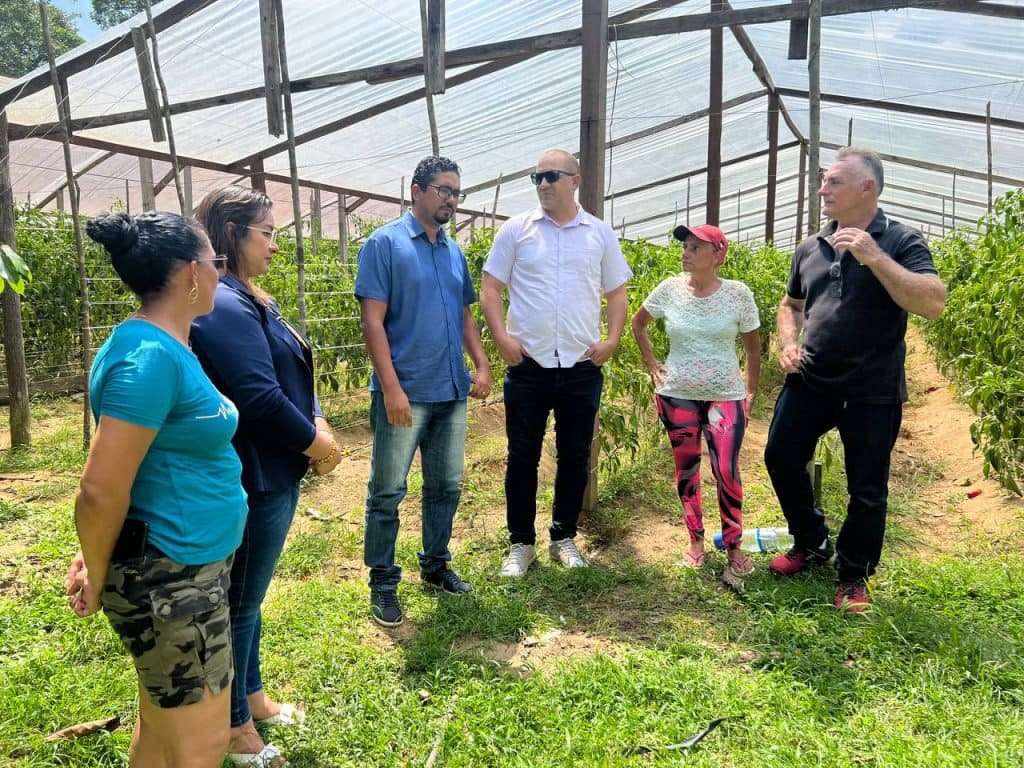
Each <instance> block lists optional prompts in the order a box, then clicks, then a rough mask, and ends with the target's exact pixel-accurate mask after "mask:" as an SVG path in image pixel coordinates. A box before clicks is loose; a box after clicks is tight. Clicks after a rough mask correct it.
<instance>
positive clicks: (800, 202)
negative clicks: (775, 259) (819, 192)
mask: <svg viewBox="0 0 1024 768" xmlns="http://www.w3.org/2000/svg"><path fill="white" fill-rule="evenodd" d="M797 175H798V176H799V179H800V181H799V186H797V190H796V235H795V238H796V242H798V243H799V242H800V241H801V240H803V239H804V190H806V189H807V153H806V152H804V145H803V144H801V145H800V170H799V171H798V172H797Z"/></svg>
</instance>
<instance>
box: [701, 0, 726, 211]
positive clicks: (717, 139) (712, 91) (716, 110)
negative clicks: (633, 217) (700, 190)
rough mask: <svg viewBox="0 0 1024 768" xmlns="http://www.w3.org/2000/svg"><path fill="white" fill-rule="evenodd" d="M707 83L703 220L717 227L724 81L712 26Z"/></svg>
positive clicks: (717, 7) (716, 6)
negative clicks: (707, 107)
mask: <svg viewBox="0 0 1024 768" xmlns="http://www.w3.org/2000/svg"><path fill="white" fill-rule="evenodd" d="M711 10H712V12H716V13H722V12H724V10H725V6H724V4H723V3H722V0H711ZM708 70H709V84H708V94H709V96H708V104H709V110H710V111H709V112H708V164H707V169H708V178H707V194H706V195H705V199H706V200H707V206H706V209H705V213H704V221H706V222H707V223H708V224H714V225H716V226H717V225H718V217H719V210H720V205H721V201H720V200H719V197H720V196H721V194H722V78H723V55H722V28H721V27H715V28H714V29H712V30H711V49H710V64H709V67H708Z"/></svg>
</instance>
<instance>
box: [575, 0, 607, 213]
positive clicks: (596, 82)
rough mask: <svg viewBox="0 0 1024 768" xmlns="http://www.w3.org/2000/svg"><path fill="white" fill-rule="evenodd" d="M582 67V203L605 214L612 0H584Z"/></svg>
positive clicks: (585, 207)
mask: <svg viewBox="0 0 1024 768" xmlns="http://www.w3.org/2000/svg"><path fill="white" fill-rule="evenodd" d="M582 35H583V51H582V55H581V70H580V174H581V176H582V178H581V180H580V193H579V195H580V196H579V200H580V206H582V207H583V209H584V210H586V211H588V212H589V213H591V214H593V215H594V216H597V217H598V218H599V219H603V218H604V163H605V118H606V111H607V104H608V0H583V31H582Z"/></svg>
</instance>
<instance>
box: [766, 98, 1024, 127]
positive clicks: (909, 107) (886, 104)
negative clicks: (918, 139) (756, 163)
mask: <svg viewBox="0 0 1024 768" xmlns="http://www.w3.org/2000/svg"><path fill="white" fill-rule="evenodd" d="M776 90H777V91H778V93H779V94H780V95H781V96H792V97H793V98H797V99H806V98H808V92H807V91H803V90H800V89H799V88H778V89H776ZM821 100H822V101H827V102H830V103H833V104H845V105H847V106H853V107H864V108H865V109H881V110H885V111H887V112H900V113H903V114H909V115H921V116H922V117H934V118H938V119H940V120H955V121H957V122H961V123H974V124H976V125H985V115H979V114H975V113H973V112H960V111H958V110H952V109H936V108H935V107H923V106H919V105H916V104H906V103H904V102H899V101H891V100H888V99H862V98H859V97H857V96H847V95H843V94H838V93H823V94H821ZM851 119H852V118H851ZM992 125H994V126H996V127H998V128H1010V129H1012V130H1017V131H1024V121H1021V120H1010V119H1009V118H1005V117H993V118H992Z"/></svg>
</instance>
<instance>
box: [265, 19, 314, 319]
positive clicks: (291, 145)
mask: <svg viewBox="0 0 1024 768" xmlns="http://www.w3.org/2000/svg"><path fill="white" fill-rule="evenodd" d="M273 3H274V13H275V14H276V16H277V41H278V51H279V55H280V57H281V84H282V89H283V92H284V122H285V130H286V132H287V134H288V139H287V142H286V144H287V149H288V170H289V181H290V183H291V189H292V215H293V216H294V224H295V267H296V273H297V286H296V291H295V293H296V302H295V303H296V305H297V309H298V314H299V330H301V331H302V332H303V333H306V250H305V244H304V243H303V241H302V203H301V202H300V201H299V169H298V161H297V160H296V155H295V115H294V112H293V110H292V90H291V84H290V83H289V80H288V46H287V45H286V44H285V27H284V8H283V4H282V0H273Z"/></svg>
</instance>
